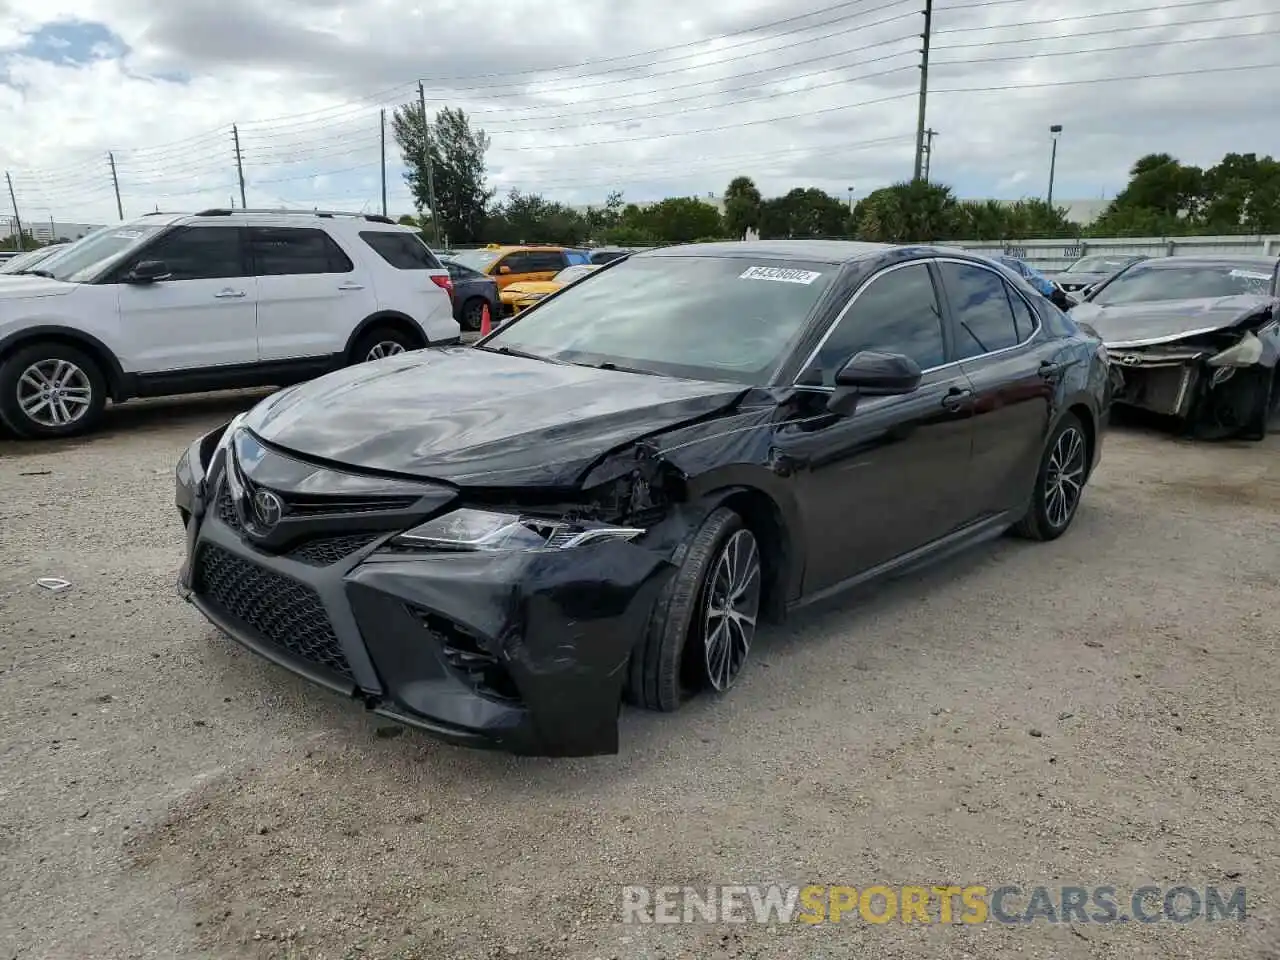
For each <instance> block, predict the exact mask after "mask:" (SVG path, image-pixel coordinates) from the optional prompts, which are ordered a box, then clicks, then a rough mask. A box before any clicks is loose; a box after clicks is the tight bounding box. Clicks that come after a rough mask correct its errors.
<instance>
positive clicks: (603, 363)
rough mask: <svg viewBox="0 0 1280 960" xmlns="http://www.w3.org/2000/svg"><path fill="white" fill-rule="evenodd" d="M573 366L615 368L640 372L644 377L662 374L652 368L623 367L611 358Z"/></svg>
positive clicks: (622, 371)
mask: <svg viewBox="0 0 1280 960" xmlns="http://www.w3.org/2000/svg"><path fill="white" fill-rule="evenodd" d="M574 366H575V367H595V369H597V370H617V371H619V372H620V373H642V374H644V375H645V376H646V377H660V376H662V374H660V373H654V372H653V371H652V370H642V369H640V368H639V367H624V366H622V365H621V364H619V363H614V362H613V361H612V360H602V361H601V362H600V363H575V364H574Z"/></svg>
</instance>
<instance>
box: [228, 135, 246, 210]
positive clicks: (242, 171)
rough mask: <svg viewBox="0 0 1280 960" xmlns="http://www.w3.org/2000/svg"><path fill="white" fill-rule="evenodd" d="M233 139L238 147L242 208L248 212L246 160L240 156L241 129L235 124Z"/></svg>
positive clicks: (237, 163) (237, 164)
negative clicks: (245, 177) (245, 174)
mask: <svg viewBox="0 0 1280 960" xmlns="http://www.w3.org/2000/svg"><path fill="white" fill-rule="evenodd" d="M231 139H232V140H233V141H234V142H235V145H236V176H238V177H239V178H240V206H241V207H243V208H245V209H246V210H247V209H248V208H249V204H248V203H246V202H245V199H244V159H243V157H241V155H240V128H239V127H237V126H236V125H235V124H234V123H233V124H232V125H231Z"/></svg>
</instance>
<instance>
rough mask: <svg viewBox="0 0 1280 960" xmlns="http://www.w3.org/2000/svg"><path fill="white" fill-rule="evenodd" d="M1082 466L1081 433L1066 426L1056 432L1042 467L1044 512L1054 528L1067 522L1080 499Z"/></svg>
mask: <svg viewBox="0 0 1280 960" xmlns="http://www.w3.org/2000/svg"><path fill="white" fill-rule="evenodd" d="M1084 470H1085V443H1084V435H1083V434H1082V433H1081V432H1080V431H1079V430H1077V429H1076V428H1075V427H1068V428H1067V429H1066V430H1063V431H1062V433H1060V434H1059V435H1058V441H1057V443H1055V444H1054V445H1053V452H1052V453H1051V454H1050V455H1049V468H1048V469H1047V470H1046V471H1045V481H1044V512H1045V517H1046V518H1047V519H1048V521H1049V523H1050V524H1051V525H1052V526H1053V528H1054V529H1055V530H1060V529H1061V528H1062V527H1065V526H1066V525H1067V523H1068V522H1069V521H1070V520H1071V516H1072V514H1074V513H1075V509H1076V507H1077V506H1078V505H1079V503H1080V494H1081V493H1082V492H1083V490H1084Z"/></svg>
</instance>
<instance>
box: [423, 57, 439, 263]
mask: <svg viewBox="0 0 1280 960" xmlns="http://www.w3.org/2000/svg"><path fill="white" fill-rule="evenodd" d="M418 112H419V113H421V114H422V164H423V166H425V167H426V168H427V203H429V204H430V205H431V236H432V237H433V238H434V240H435V242H434V244H433V246H435V247H437V248H439V246H440V215H439V213H438V211H437V210H436V165H435V163H433V162H432V160H431V127H430V126H429V125H428V124H427V92H426V88H425V87H423V86H422V81H421V80H419V81H418Z"/></svg>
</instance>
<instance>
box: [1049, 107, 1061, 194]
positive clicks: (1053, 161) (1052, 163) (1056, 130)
mask: <svg viewBox="0 0 1280 960" xmlns="http://www.w3.org/2000/svg"><path fill="white" fill-rule="evenodd" d="M1061 133H1062V124H1060V123H1055V124H1054V125H1053V126H1051V127H1050V128H1049V135H1050V136H1051V137H1053V152H1052V153H1050V154H1049V200H1048V204H1049V206H1050V207H1052V206H1053V174H1054V169H1055V168H1056V167H1057V165H1058V135H1059V134H1061Z"/></svg>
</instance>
